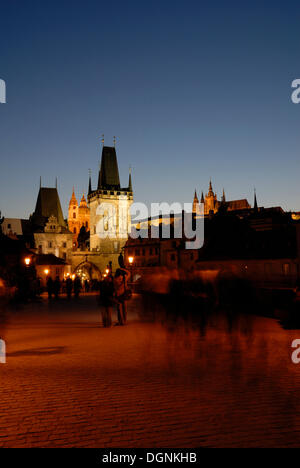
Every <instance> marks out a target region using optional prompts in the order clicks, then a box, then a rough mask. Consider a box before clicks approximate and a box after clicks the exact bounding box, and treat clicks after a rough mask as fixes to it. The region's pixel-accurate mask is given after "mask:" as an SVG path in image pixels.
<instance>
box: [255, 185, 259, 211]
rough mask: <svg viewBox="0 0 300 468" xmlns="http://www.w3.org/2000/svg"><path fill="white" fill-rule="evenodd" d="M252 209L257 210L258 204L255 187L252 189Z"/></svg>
mask: <svg viewBox="0 0 300 468" xmlns="http://www.w3.org/2000/svg"><path fill="white" fill-rule="evenodd" d="M254 211H255V212H257V211H258V204H257V196H256V189H254Z"/></svg>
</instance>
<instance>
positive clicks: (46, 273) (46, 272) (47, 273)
mask: <svg viewBox="0 0 300 468" xmlns="http://www.w3.org/2000/svg"><path fill="white" fill-rule="evenodd" d="M44 273H45V275H46V276H48V275H49V270H48V269H47V268H46V270H44Z"/></svg>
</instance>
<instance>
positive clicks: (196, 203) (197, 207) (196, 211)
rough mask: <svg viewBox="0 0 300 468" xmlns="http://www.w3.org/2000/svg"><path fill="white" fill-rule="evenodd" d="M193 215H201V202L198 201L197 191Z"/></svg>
mask: <svg viewBox="0 0 300 468" xmlns="http://www.w3.org/2000/svg"><path fill="white" fill-rule="evenodd" d="M193 213H194V214H199V213H200V206H199V200H198V197H197V191H196V190H195V195H194V201H193Z"/></svg>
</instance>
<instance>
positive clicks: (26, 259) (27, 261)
mask: <svg viewBox="0 0 300 468" xmlns="http://www.w3.org/2000/svg"><path fill="white" fill-rule="evenodd" d="M24 262H25V265H26V266H29V265H30V262H31V259H30V258H29V257H26V258H25V260H24Z"/></svg>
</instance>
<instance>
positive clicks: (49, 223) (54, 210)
mask: <svg viewBox="0 0 300 468" xmlns="http://www.w3.org/2000/svg"><path fill="white" fill-rule="evenodd" d="M30 222H31V226H32V232H33V236H34V243H35V247H36V250H37V252H38V254H53V255H55V256H56V257H58V258H61V259H63V260H64V261H66V262H67V263H71V261H72V245H73V238H72V233H71V232H70V231H69V229H68V228H67V224H66V222H65V220H64V217H63V212H62V209H61V204H60V200H59V195H58V191H57V188H46V187H40V190H39V194H38V198H37V202H36V207H35V211H34V213H33V215H32V216H31V217H30Z"/></svg>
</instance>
